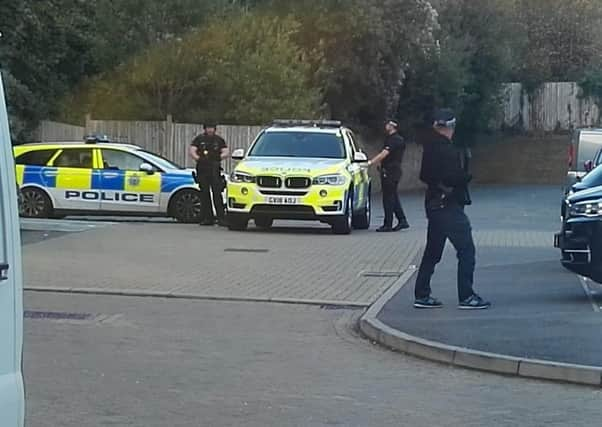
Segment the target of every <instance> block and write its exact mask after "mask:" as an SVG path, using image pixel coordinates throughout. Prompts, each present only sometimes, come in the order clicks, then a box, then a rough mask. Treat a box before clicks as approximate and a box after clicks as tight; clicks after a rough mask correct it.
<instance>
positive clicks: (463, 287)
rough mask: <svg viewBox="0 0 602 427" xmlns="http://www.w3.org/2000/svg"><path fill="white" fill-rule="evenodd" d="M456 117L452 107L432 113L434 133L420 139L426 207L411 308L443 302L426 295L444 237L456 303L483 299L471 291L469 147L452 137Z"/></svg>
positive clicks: (470, 305)
mask: <svg viewBox="0 0 602 427" xmlns="http://www.w3.org/2000/svg"><path fill="white" fill-rule="evenodd" d="M455 127H456V118H455V116H454V113H453V111H451V110H449V109H441V110H438V111H436V112H435V115H434V124H433V133H432V136H431V137H430V139H429V140H427V141H425V142H424V153H423V158H422V169H421V172H420V179H421V180H422V181H423V182H424V183H425V184H427V186H428V187H427V190H426V197H425V208H426V216H427V219H428V231H427V243H426V249H425V250H424V255H423V258H422V262H421V264H420V269H419V271H418V277H417V279H416V288H415V297H416V300H415V302H414V307H416V308H440V307H442V305H443V304H442V303H441V302H440V301H439V300H437V299H435V298H433V297H432V295H431V286H430V283H431V277H432V275H433V273H434V271H435V266H436V265H437V264H438V263H439V261H441V257H442V255H443V249H444V247H445V242H446V241H447V240H448V239H449V241H450V242H451V243H452V245H453V246H454V248H455V249H456V252H457V257H458V276H457V279H458V300H459V308H460V309H465V310H476V309H486V308H489V307H490V305H491V304H490V303H489V302H486V301H484V300H483V299H482V298H481V297H480V296H478V295H477V294H476V293H475V292H474V290H473V282H474V270H475V252H476V250H475V245H474V241H473V238H472V228H471V224H470V220H469V219H468V217H467V216H466V213H465V212H464V208H465V206H467V205H470V204H471V203H472V202H471V200H470V194H469V191H468V184H469V182H470V181H471V180H472V176H471V175H470V173H469V170H468V158H469V156H468V152H467V150H466V149H463V148H461V147H459V146H458V145H457V144H455V143H454V142H453V139H452V138H453V136H454V132H455Z"/></svg>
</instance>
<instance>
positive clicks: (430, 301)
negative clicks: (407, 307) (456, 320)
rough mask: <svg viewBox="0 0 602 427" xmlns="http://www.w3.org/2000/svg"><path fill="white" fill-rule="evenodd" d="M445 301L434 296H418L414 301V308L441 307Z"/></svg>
mask: <svg viewBox="0 0 602 427" xmlns="http://www.w3.org/2000/svg"><path fill="white" fill-rule="evenodd" d="M441 307H443V303H442V302H441V301H439V300H437V299H435V298H433V297H427V298H418V299H417V300H415V301H414V308H441Z"/></svg>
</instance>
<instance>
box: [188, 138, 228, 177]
mask: <svg viewBox="0 0 602 427" xmlns="http://www.w3.org/2000/svg"><path fill="white" fill-rule="evenodd" d="M191 145H192V146H193V147H195V148H196V150H197V154H198V155H199V160H198V161H197V165H196V166H197V170H199V171H203V170H204V171H210V170H214V169H219V166H220V163H221V161H222V159H221V153H222V150H223V149H224V148H226V147H227V146H226V141H224V139H223V138H222V137H221V136H219V135H213V136H209V135H207V134H201V135H199V136H197V137H196V138H194V140H193V141H192V143H191Z"/></svg>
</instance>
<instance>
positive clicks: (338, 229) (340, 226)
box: [332, 193, 353, 235]
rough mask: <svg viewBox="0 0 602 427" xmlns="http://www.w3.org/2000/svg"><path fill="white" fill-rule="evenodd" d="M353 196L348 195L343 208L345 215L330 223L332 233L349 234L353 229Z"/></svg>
mask: <svg viewBox="0 0 602 427" xmlns="http://www.w3.org/2000/svg"><path fill="white" fill-rule="evenodd" d="M352 206H353V195H352V194H351V193H349V197H347V203H346V206H345V214H344V215H341V216H340V217H338V218H336V219H335V220H334V222H333V223H332V232H333V233H334V234H341V235H344V234H350V233H351V230H352V229H353V208H352Z"/></svg>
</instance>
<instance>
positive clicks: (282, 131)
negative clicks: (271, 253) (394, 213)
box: [227, 120, 371, 234]
mask: <svg viewBox="0 0 602 427" xmlns="http://www.w3.org/2000/svg"><path fill="white" fill-rule="evenodd" d="M232 158H233V159H235V160H240V163H238V165H237V166H236V168H235V170H234V172H233V173H232V174H231V176H230V180H229V182H228V191H227V205H228V223H229V227H230V229H233V230H244V229H246V228H247V226H248V223H249V220H250V219H253V220H254V221H255V224H256V225H257V226H259V227H261V228H268V227H271V225H272V223H273V221H274V220H275V219H290V220H316V221H321V222H324V223H327V224H330V225H331V226H332V229H333V231H334V233H335V234H349V233H350V232H351V230H352V229H353V228H356V229H367V228H369V227H370V214H371V209H370V207H371V205H370V192H371V186H370V178H369V175H368V170H367V167H366V166H367V160H368V158H367V156H366V155H365V154H364V153H362V152H361V151H360V150H359V148H358V145H357V141H356V137H355V135H354V134H353V132H352V131H351V130H350V129H348V128H346V127H343V126H342V125H341V123H340V122H337V121H297V120H276V121H274V123H273V124H272V125H271V126H270V127H268V128H266V129H264V130H263V131H262V132H261V133H260V134H259V135H258V136H257V138H256V139H255V141H254V142H253V143H252V144H251V147H250V148H249V150H248V152H247V153H245V152H244V151H243V150H236V151H234V152H233V153H232Z"/></svg>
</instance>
